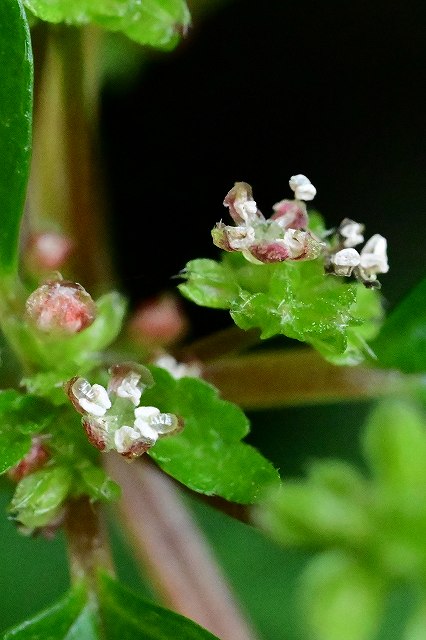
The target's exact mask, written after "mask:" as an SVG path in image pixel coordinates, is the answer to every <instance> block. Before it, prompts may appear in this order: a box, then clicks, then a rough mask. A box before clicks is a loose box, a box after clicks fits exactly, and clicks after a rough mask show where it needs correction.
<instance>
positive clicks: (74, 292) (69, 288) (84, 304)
mask: <svg viewBox="0 0 426 640" xmlns="http://www.w3.org/2000/svg"><path fill="white" fill-rule="evenodd" d="M26 315H27V318H28V320H29V321H30V322H31V323H32V324H33V325H34V326H35V327H36V328H37V329H38V330H39V331H42V332H43V333H63V334H73V333H79V332H80V331H83V329H86V328H87V327H89V326H90V325H91V324H92V322H93V321H94V319H95V317H96V305H95V303H94V302H93V300H92V298H91V297H90V295H89V294H88V293H87V291H86V290H85V289H83V287H82V286H81V285H80V284H77V283H76V282H67V281H65V280H51V281H49V282H46V283H45V284H42V285H41V286H40V287H39V288H38V289H36V290H35V291H34V292H33V293H32V294H31V295H30V297H29V298H28V300H27V302H26Z"/></svg>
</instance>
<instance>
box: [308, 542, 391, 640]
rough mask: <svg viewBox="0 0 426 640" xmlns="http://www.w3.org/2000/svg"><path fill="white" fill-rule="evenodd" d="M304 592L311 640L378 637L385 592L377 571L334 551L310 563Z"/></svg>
mask: <svg viewBox="0 0 426 640" xmlns="http://www.w3.org/2000/svg"><path fill="white" fill-rule="evenodd" d="M302 588H303V601H304V608H305V612H306V614H307V624H308V626H309V628H310V632H311V635H310V637H311V638H314V639H315V640H342V638H344V639H345V640H372V639H373V638H374V637H375V634H376V633H377V630H378V627H379V623H380V619H381V616H382V614H383V604H384V602H383V597H384V589H383V584H382V581H381V579H380V578H379V577H377V575H376V574H375V573H374V571H371V572H370V571H368V570H367V569H366V568H365V567H364V566H362V565H361V564H359V563H358V562H357V561H355V560H354V559H352V558H351V557H349V556H346V555H345V554H343V553H340V552H339V551H330V552H328V553H323V554H321V555H320V556H318V557H317V558H316V559H315V560H313V561H312V562H311V563H310V565H309V566H308V568H307V570H306V571H305V574H304V576H303V581H302Z"/></svg>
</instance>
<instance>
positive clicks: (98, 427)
mask: <svg viewBox="0 0 426 640" xmlns="http://www.w3.org/2000/svg"><path fill="white" fill-rule="evenodd" d="M111 372H112V376H111V380H110V384H109V385H108V390H107V389H105V387H103V386H102V385H100V384H94V385H91V384H90V383H89V382H88V381H87V380H85V379H84V378H78V377H77V378H72V379H71V380H70V381H69V382H68V383H67V385H66V391H67V393H68V396H69V398H70V400H71V402H72V404H73V405H74V407H75V408H76V409H77V411H78V412H79V413H81V414H82V415H83V427H84V429H85V431H86V434H87V436H88V438H89V440H90V442H91V443H92V444H93V445H94V446H95V447H97V448H98V449H99V450H101V451H104V452H107V451H111V450H115V451H117V452H118V453H120V454H121V455H123V456H125V457H127V458H130V459H132V458H136V457H139V456H140V455H142V454H143V453H144V452H145V451H147V450H148V449H150V448H151V447H152V446H154V444H155V443H156V442H157V440H158V439H159V438H161V437H163V436H166V435H174V434H176V433H178V432H179V431H180V430H181V429H182V426H183V423H182V421H181V420H180V419H179V418H178V417H177V416H175V415H174V414H172V413H162V412H161V411H160V409H158V408H157V407H151V406H139V402H140V399H141V395H142V392H143V389H144V388H145V387H147V386H151V385H152V383H153V381H152V377H151V374H150V372H149V371H148V369H146V368H145V367H141V366H140V365H135V364H133V363H126V364H124V365H118V366H116V367H113V368H112V370H111ZM142 377H144V381H143V382H142V381H141V378H142Z"/></svg>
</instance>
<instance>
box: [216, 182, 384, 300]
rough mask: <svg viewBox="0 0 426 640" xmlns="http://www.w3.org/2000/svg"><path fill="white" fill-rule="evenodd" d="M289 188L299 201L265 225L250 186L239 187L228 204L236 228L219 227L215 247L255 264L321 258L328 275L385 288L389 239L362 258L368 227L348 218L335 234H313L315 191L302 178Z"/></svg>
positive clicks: (281, 207) (374, 240)
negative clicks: (381, 278)
mask: <svg viewBox="0 0 426 640" xmlns="http://www.w3.org/2000/svg"><path fill="white" fill-rule="evenodd" d="M289 185H290V188H291V189H292V190H293V191H294V195H295V199H294V200H281V201H280V202H277V203H276V204H275V205H274V206H273V210H274V213H273V214H272V216H271V217H270V218H269V219H266V218H265V217H264V216H263V215H262V213H261V212H260V211H259V209H258V208H257V204H256V202H255V201H254V200H253V194H252V189H251V187H250V185H248V184H246V183H245V182H237V183H235V186H234V187H233V188H232V189H231V191H230V192H229V193H228V194H227V196H226V198H225V200H224V203H223V204H224V205H225V206H226V207H228V208H229V212H230V215H231V217H232V218H233V220H234V222H235V226H228V225H225V224H224V223H223V222H218V223H217V224H216V226H215V227H214V229H213V230H212V236H213V242H214V244H215V245H216V246H217V247H219V248H220V249H224V250H225V251H239V252H241V253H242V254H243V256H244V257H245V258H246V259H247V260H249V261H250V262H253V263H254V264H263V263H273V262H283V261H284V260H315V259H316V258H318V257H320V256H322V257H323V259H324V261H325V270H326V272H327V273H332V274H334V275H337V276H345V277H354V278H356V279H357V280H359V281H360V282H362V283H363V284H364V285H365V286H367V287H376V288H378V287H380V283H379V282H378V280H377V275H378V274H380V273H387V271H388V270H389V265H388V260H387V253H386V251H387V243H386V239H385V238H384V237H383V236H381V235H379V234H376V235H374V236H372V237H371V238H370V240H368V242H367V243H366V244H365V246H364V247H363V249H362V250H361V251H360V252H358V251H357V249H355V247H356V246H358V245H360V244H361V243H362V242H364V236H363V232H364V225H362V224H360V223H358V222H355V221H353V220H349V219H348V218H345V219H344V220H343V221H342V223H341V224H340V226H339V228H338V229H337V230H336V231H335V232H326V233H325V234H324V236H323V237H321V238H320V237H318V236H317V235H315V234H314V233H313V232H312V231H311V230H309V229H308V225H309V218H308V213H307V210H306V204H305V201H308V200H313V198H314V197H315V195H316V189H315V187H314V186H313V184H312V183H311V182H310V180H309V179H308V178H307V177H306V176H304V175H302V174H298V175H296V176H292V177H291V178H290V181H289Z"/></svg>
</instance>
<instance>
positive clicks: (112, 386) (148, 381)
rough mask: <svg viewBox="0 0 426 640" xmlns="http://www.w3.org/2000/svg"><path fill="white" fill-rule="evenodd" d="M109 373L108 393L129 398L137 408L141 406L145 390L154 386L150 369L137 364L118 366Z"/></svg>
mask: <svg viewBox="0 0 426 640" xmlns="http://www.w3.org/2000/svg"><path fill="white" fill-rule="evenodd" d="M109 372H110V374H111V378H110V382H109V384H108V392H109V393H115V394H116V395H117V396H118V397H119V398H128V399H129V400H130V401H131V402H132V403H133V404H134V405H135V406H137V405H138V404H139V401H140V399H141V395H142V393H143V391H144V389H146V388H147V387H152V385H153V384H154V380H153V377H152V375H151V372H150V371H149V369H147V368H146V367H144V366H143V365H141V364H137V363H136V362H123V363H121V364H116V365H114V366H112V367H111V368H110V370H109Z"/></svg>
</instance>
